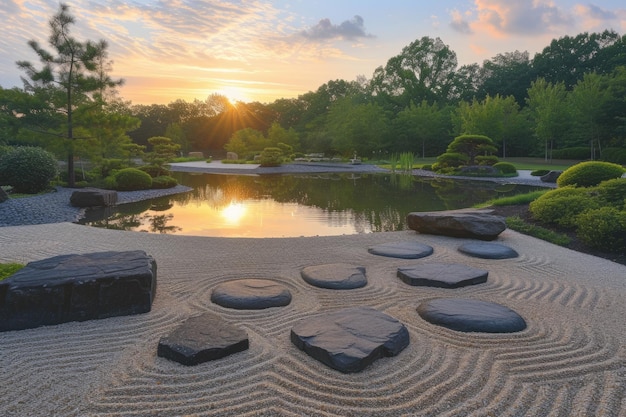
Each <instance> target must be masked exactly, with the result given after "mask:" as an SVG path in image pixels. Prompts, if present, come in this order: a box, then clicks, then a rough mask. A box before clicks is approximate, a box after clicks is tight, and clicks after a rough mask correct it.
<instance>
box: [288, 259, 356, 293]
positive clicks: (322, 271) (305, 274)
mask: <svg viewBox="0 0 626 417" xmlns="http://www.w3.org/2000/svg"><path fill="white" fill-rule="evenodd" d="M300 275H301V276H302V279H304V280H305V281H306V282H308V283H309V284H311V285H313V286H315V287H319V288H328V289H332V290H350V289H353V288H361V287H364V286H365V285H367V278H366V277H365V268H364V267H362V266H354V265H350V264H346V263H335V264H326V265H316V266H308V267H306V268H304V269H302V271H300Z"/></svg>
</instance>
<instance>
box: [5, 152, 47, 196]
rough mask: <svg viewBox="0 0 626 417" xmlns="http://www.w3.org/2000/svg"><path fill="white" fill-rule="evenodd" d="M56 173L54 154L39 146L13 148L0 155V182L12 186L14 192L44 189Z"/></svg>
mask: <svg viewBox="0 0 626 417" xmlns="http://www.w3.org/2000/svg"><path fill="white" fill-rule="evenodd" d="M58 173H59V168H58V163H57V160H56V158H55V157H54V155H52V154H51V153H50V152H47V151H45V150H43V149H41V148H34V147H19V148H13V149H11V150H10V151H9V152H7V153H6V154H4V155H2V156H1V157H0V184H2V185H10V186H12V187H13V191H14V192H16V193H25V194H36V193H38V192H41V191H44V190H45V189H47V188H48V187H49V186H50V181H52V180H53V179H54V177H56V176H57V175H58Z"/></svg>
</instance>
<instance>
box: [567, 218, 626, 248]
mask: <svg viewBox="0 0 626 417" xmlns="http://www.w3.org/2000/svg"><path fill="white" fill-rule="evenodd" d="M577 224H578V230H577V236H578V237H579V238H580V240H582V241H583V242H585V243H586V244H587V245H589V246H591V247H593V248H597V249H600V250H603V251H607V252H615V253H620V252H621V253H623V252H625V251H626V212H624V211H619V210H618V209H616V208H614V207H601V208H598V209H593V210H587V211H585V212H583V213H581V214H580V215H578V217H577Z"/></svg>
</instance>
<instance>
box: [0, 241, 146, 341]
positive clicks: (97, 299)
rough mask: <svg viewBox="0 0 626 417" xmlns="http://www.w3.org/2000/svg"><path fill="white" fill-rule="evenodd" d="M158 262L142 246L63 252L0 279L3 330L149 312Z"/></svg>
mask: <svg viewBox="0 0 626 417" xmlns="http://www.w3.org/2000/svg"><path fill="white" fill-rule="evenodd" d="M156 278H157V276H156V262H155V260H154V259H153V258H152V257H151V256H148V255H146V253H145V252H144V251H140V250H136V251H126V252H98V253H88V254H84V255H61V256H55V257H53V258H48V259H44V260H41V261H36V262H30V263H29V264H28V265H26V266H25V267H24V268H22V269H21V270H19V271H18V272H16V273H15V274H13V275H11V276H10V277H8V278H7V279H5V280H3V281H0V331H7V330H21V329H28V328H33V327H38V326H42V325H50V324H59V323H66V322H70V321H85V320H91V319H102V318H107V317H114V316H124V315H130V314H139V313H146V312H148V311H150V309H151V308H152V301H153V300H154V296H155V292H156Z"/></svg>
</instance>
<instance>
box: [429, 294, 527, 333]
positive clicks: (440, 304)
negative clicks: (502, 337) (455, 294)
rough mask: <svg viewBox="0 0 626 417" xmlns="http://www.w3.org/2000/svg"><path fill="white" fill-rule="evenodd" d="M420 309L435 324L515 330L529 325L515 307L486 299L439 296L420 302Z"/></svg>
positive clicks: (471, 329) (467, 329)
mask: <svg viewBox="0 0 626 417" xmlns="http://www.w3.org/2000/svg"><path fill="white" fill-rule="evenodd" d="M417 312H418V314H419V315H420V316H421V317H422V318H423V319H424V320H426V321H428V322H430V323H432V324H436V325H438V326H443V327H447V328H448V329H452V330H457V331H460V332H483V333H513V332H520V331H522V330H524V329H525V328H526V322H525V321H524V319H523V318H522V317H521V316H520V315H519V314H517V313H516V312H515V311H513V310H511V309H510V308H508V307H505V306H503V305H500V304H496V303H490V302H487V301H479V300H470V299H464V298H438V299H435V300H430V301H426V302H423V303H421V304H420V305H419V306H418V307H417Z"/></svg>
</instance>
